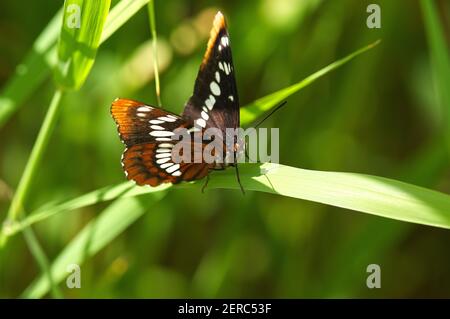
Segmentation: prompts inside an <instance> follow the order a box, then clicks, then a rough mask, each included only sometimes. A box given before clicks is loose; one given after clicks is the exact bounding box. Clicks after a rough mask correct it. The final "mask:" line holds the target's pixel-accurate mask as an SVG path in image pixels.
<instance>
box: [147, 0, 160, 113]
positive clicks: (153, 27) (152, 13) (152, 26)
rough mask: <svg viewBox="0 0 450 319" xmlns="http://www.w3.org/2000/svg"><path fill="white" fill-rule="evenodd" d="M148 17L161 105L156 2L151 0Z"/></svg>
mask: <svg viewBox="0 0 450 319" xmlns="http://www.w3.org/2000/svg"><path fill="white" fill-rule="evenodd" d="M147 8H148V19H149V23H150V32H151V34H152V46H153V69H154V72H155V90H156V100H157V101H156V102H157V103H158V106H159V107H161V105H162V103H161V90H160V86H159V70H158V47H157V45H158V38H157V35H156V19H155V2H154V1H153V0H150V1H149V2H148V5H147Z"/></svg>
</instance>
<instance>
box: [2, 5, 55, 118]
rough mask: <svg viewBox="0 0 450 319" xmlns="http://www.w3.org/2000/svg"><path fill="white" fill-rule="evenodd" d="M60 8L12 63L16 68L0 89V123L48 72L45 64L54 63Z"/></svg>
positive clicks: (47, 66)
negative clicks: (19, 60)
mask: <svg viewBox="0 0 450 319" xmlns="http://www.w3.org/2000/svg"><path fill="white" fill-rule="evenodd" d="M61 19H62V10H60V11H58V13H56V15H55V16H54V17H53V19H52V20H50V22H49V24H48V25H47V26H46V27H45V29H44V30H43V31H42V32H41V34H40V35H39V36H38V38H37V39H36V41H35V42H34V44H33V47H32V49H31V51H30V52H28V54H27V55H26V57H25V59H24V60H23V61H22V63H20V64H19V65H18V66H17V67H16V72H15V73H14V75H13V76H12V78H11V80H9V81H8V83H7V84H6V86H5V87H4V88H3V89H2V92H1V93H0V127H1V126H2V125H3V124H4V123H5V122H6V121H7V119H8V118H9V116H11V114H12V113H13V112H14V111H15V110H16V109H17V107H18V106H19V105H20V104H21V103H23V102H24V101H25V99H26V98H27V97H28V96H29V95H30V94H32V93H33V91H34V90H35V89H36V88H37V87H38V86H39V84H41V83H42V82H43V81H44V79H45V78H46V77H47V75H48V74H49V71H50V68H49V66H51V65H55V64H56V51H55V47H56V39H57V37H58V35H59V31H60V27H61Z"/></svg>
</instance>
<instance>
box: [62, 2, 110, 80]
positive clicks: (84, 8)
mask: <svg viewBox="0 0 450 319" xmlns="http://www.w3.org/2000/svg"><path fill="white" fill-rule="evenodd" d="M110 4H111V1H110V0H104V1H88V0H66V1H65V2H64V9H63V10H64V12H63V22H62V27H61V34H60V36H59V41H58V62H57V66H56V69H55V80H56V82H57V83H58V85H60V86H61V87H63V88H65V89H79V88H80V87H81V86H82V85H83V83H84V81H85V80H86V77H87V76H88V74H89V71H90V70H91V68H92V65H93V64H94V60H95V55H96V54H97V49H98V47H99V45H100V37H101V35H102V32H103V25H104V24H105V21H106V17H107V15H108V11H109V6H110Z"/></svg>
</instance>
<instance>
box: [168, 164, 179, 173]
mask: <svg viewBox="0 0 450 319" xmlns="http://www.w3.org/2000/svg"><path fill="white" fill-rule="evenodd" d="M179 168H180V164H175V165H173V166H170V167H169V168H166V172H167V173H169V174H170V173H173V172H175V171H176V170H177V169H179Z"/></svg>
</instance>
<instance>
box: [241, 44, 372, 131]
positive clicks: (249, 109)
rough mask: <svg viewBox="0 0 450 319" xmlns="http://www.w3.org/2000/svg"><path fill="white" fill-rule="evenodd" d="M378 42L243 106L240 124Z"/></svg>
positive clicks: (248, 122) (251, 120) (247, 122)
mask: <svg viewBox="0 0 450 319" xmlns="http://www.w3.org/2000/svg"><path fill="white" fill-rule="evenodd" d="M379 43H380V40H377V41H375V42H374V43H371V44H369V45H367V46H365V47H363V48H361V49H359V50H357V51H355V52H353V53H351V54H349V55H347V56H346V57H344V58H342V59H339V60H337V61H335V62H333V63H331V64H329V65H327V66H326V67H324V68H323V69H320V70H319V71H317V72H315V73H313V74H311V75H310V76H308V77H307V78H305V79H303V80H301V81H300V82H298V83H296V84H293V85H291V86H289V87H287V88H284V89H281V90H279V91H277V92H274V93H272V94H269V95H266V96H264V97H262V98H260V99H258V100H256V101H254V102H252V103H250V104H248V105H247V106H244V107H242V108H241V125H242V126H247V125H249V124H250V123H252V122H253V121H255V120H256V119H257V118H258V117H259V116H261V115H262V114H264V113H265V112H267V111H269V110H270V109H272V108H273V107H275V106H276V105H278V104H279V103H280V102H282V101H284V100H285V99H286V98H288V97H289V96H290V95H292V94H294V93H296V92H298V91H299V90H301V89H303V88H304V87H306V86H308V85H310V84H312V83H313V82H314V81H316V80H317V79H319V78H321V77H322V76H324V75H325V74H327V73H329V72H331V71H333V70H335V69H337V68H339V67H340V66H342V65H344V64H346V63H347V62H349V61H350V60H352V59H353V58H355V57H357V56H358V55H360V54H362V53H364V52H366V51H367V50H370V49H372V48H373V47H375V46H376V45H378V44H379Z"/></svg>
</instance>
